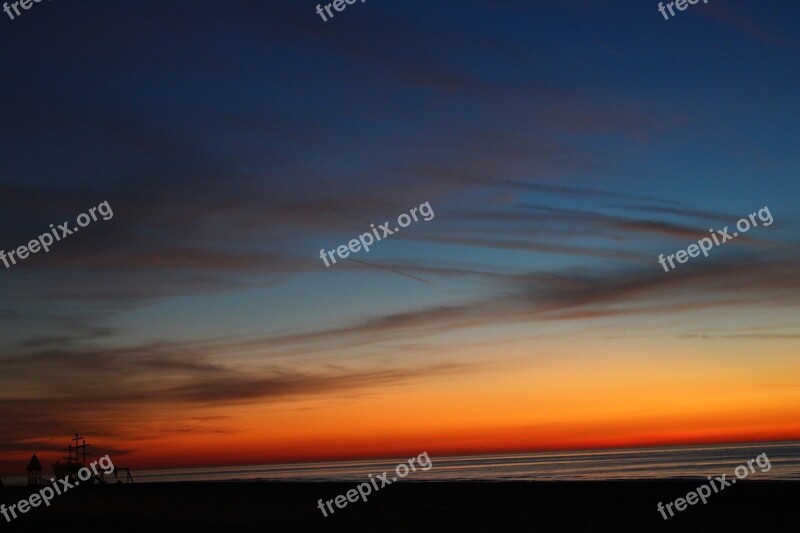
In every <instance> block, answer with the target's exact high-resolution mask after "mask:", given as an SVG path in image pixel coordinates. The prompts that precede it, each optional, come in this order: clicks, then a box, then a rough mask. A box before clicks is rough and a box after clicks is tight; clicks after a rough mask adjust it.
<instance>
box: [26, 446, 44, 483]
mask: <svg viewBox="0 0 800 533" xmlns="http://www.w3.org/2000/svg"><path fill="white" fill-rule="evenodd" d="M25 470H27V471H28V485H29V486H34V487H38V486H39V485H41V484H42V463H40V462H39V458H38V457H36V454H33V457H31V460H30V461H29V462H28V466H27V468H25Z"/></svg>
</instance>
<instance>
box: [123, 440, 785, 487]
mask: <svg viewBox="0 0 800 533" xmlns="http://www.w3.org/2000/svg"><path fill="white" fill-rule="evenodd" d="M762 453H766V454H767V457H768V458H769V461H770V464H771V466H772V468H771V469H770V470H769V471H768V472H761V469H760V468H759V466H758V465H757V464H756V463H754V464H753V466H754V468H755V469H756V471H755V472H754V473H751V474H750V475H749V477H748V480H774V479H784V480H799V481H800V442H792V443H779V444H776V443H771V444H731V445H723V446H717V445H713V446H681V447H669V448H637V449H628V450H595V451H581V452H546V453H519V454H503V455H481V456H461V457H443V456H439V457H437V456H431V461H432V462H433V467H432V468H431V469H430V470H428V471H427V472H424V471H422V470H420V469H417V471H416V472H413V473H410V474H408V476H407V477H406V478H405V480H406V481H508V480H537V481H548V480H609V479H668V478H703V479H705V478H706V476H709V475H712V474H713V475H721V474H728V475H729V477H730V476H731V475H733V470H734V468H736V466H738V465H740V464H743V463H746V461H747V460H748V459H753V458H755V457H756V456H758V455H760V454H762ZM407 459H408V458H398V459H396V460H377V461H376V460H369V461H343V462H324V463H298V464H283V465H257V466H235V467H230V466H229V467H219V468H196V469H180V470H177V469H176V470H151V471H141V470H140V471H134V472H133V475H134V478H135V479H136V482H137V483H142V482H155V481H229V480H248V481H259V480H279V481H363V480H364V479H365V478H366V477H367V474H373V475H375V474H380V473H383V472H384V471H391V470H393V469H394V467H395V466H397V464H398V463H400V462H406V461H407Z"/></svg>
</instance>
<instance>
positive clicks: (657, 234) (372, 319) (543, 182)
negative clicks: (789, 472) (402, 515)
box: [0, 0, 800, 475]
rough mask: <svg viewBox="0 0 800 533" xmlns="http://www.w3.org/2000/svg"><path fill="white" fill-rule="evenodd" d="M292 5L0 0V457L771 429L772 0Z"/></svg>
mask: <svg viewBox="0 0 800 533" xmlns="http://www.w3.org/2000/svg"><path fill="white" fill-rule="evenodd" d="M315 9H316V4H315V3H313V2H306V1H292V2H289V1H285V0H269V1H267V2H263V1H261V2H256V1H240V2H235V3H233V4H223V3H221V2H208V1H207V0H196V1H193V2H184V1H175V2H153V1H150V0H144V1H141V2H135V3H133V2H118V1H103V2H97V1H94V2H91V1H86V2H84V1H82V2H77V3H76V2H59V1H56V2H41V3H38V4H34V5H33V7H32V8H31V9H30V10H28V11H23V12H22V14H21V15H20V16H17V17H15V19H14V20H10V19H9V18H8V17H6V15H5V14H4V13H0V80H1V81H0V101H2V104H0V249H2V250H4V251H5V252H6V253H7V252H8V251H9V250H14V249H16V248H17V247H19V246H23V245H26V244H27V243H28V242H29V241H30V240H31V239H35V238H36V237H37V236H38V235H40V234H43V233H46V232H48V231H49V227H50V224H53V225H54V226H55V225H60V224H61V223H62V222H64V221H70V222H71V225H74V221H75V220H76V217H77V216H78V215H79V214H81V213H88V212H89V209H90V208H92V207H95V206H98V205H99V204H101V203H103V202H108V206H110V210H111V211H112V212H113V216H112V217H109V219H108V220H104V219H103V218H98V220H96V221H92V222H91V223H90V224H88V225H86V227H82V228H80V232H79V233H74V234H72V235H69V236H68V237H65V238H64V239H63V240H61V241H59V242H57V243H55V244H53V246H52V247H51V249H50V251H49V252H47V253H44V252H39V253H37V254H35V255H31V256H30V257H28V258H27V259H24V260H20V261H19V262H18V263H17V264H14V265H11V266H10V267H9V268H6V267H5V266H3V265H2V264H0V291H2V299H1V300H0V318H1V319H0V328H2V329H1V330H0V331H1V332H2V334H0V435H2V440H0V473H2V474H4V475H14V474H19V473H20V472H21V471H22V469H23V468H24V465H25V463H26V462H27V459H28V458H29V457H30V455H31V454H32V453H34V452H35V453H37V454H38V456H39V457H40V458H42V462H43V463H45V464H47V463H48V462H52V461H53V460H55V459H57V458H59V457H60V456H61V455H62V452H61V450H62V448H63V447H65V446H66V445H67V442H68V439H69V437H70V436H71V435H73V434H74V433H75V432H76V431H78V432H80V433H81V434H83V435H85V436H86V437H87V439H88V440H89V441H90V442H91V443H92V444H94V445H95V446H96V447H97V449H98V450H100V451H103V452H108V453H110V454H111V456H112V457H113V459H114V462H115V464H117V465H119V466H129V467H133V468H153V467H163V466H202V465H226V464H255V463H266V462H281V461H299V460H322V459H325V460H328V459H344V458H369V457H389V456H405V455H406V454H417V453H420V452H421V451H423V450H425V451H427V452H428V453H429V454H430V455H431V456H435V455H436V454H455V453H465V454H467V453H469V454H473V453H475V454H479V453H484V452H486V453H489V452H498V451H521V450H531V451H535V450H555V449H579V448H596V447H617V446H645V445H664V444H678V443H680V444H685V443H710V442H736V441H756V440H759V441H775V440H789V439H798V438H800V416H799V415H800V358H798V355H800V353H798V341H800V328H799V327H798V320H797V319H798V310H799V309H798V304H800V271H799V270H798V268H797V267H798V264H799V263H798V258H799V256H800V246H799V245H800V231H798V227H800V225H799V224H800V207H798V202H797V199H798V197H800V181H798V175H797V169H798V162H799V161H798V158H799V157H800V156H798V154H800V101H799V100H798V98H797V84H798V70H797V60H798V54H799V53H800V30H799V29H798V27H797V20H800V5H798V4H797V3H796V2H789V1H776V2H768V3H760V2H759V3H756V2H744V1H740V0H726V1H725V2H722V1H721V0H710V1H709V2H708V4H703V3H702V2H700V3H698V4H696V5H690V6H689V7H688V9H687V10H685V11H682V12H678V13H677V14H676V16H675V17H674V18H672V19H670V20H664V18H663V17H662V16H661V15H660V14H659V12H658V10H657V3H656V2H652V1H636V2H634V1H631V0H623V1H615V2H610V1H600V2H598V1H588V0H586V1H584V0H569V1H555V0H553V1H550V0H539V1H526V2H522V1H519V2H514V1H510V0H507V1H494V2H488V1H485V0H461V1H459V2H454V1H449V0H443V1H439V2H419V1H405V2H388V1H378V0H369V1H367V2H363V3H361V2H357V3H355V4H353V5H350V6H348V7H347V9H346V10H345V11H343V12H341V13H336V14H335V17H334V18H332V19H329V20H328V21H327V22H323V20H322V19H321V17H319V15H317V13H316V11H315ZM426 202H427V203H428V204H427V205H428V206H430V212H431V214H432V216H431V217H429V218H430V220H427V221H426V220H423V219H422V218H420V219H419V220H418V221H417V222H412V223H411V224H410V225H409V226H408V227H406V228H403V229H402V230H400V231H398V232H397V233H396V234H394V235H391V236H387V237H386V238H384V239H383V240H381V241H380V242H376V243H374V244H373V246H372V247H371V249H370V250H369V252H365V251H364V250H361V251H359V252H358V253H353V254H352V255H351V256H350V257H349V258H347V259H341V258H339V259H338V261H337V263H336V264H335V265H334V264H332V265H330V266H329V267H326V266H325V264H324V263H323V261H322V260H321V259H320V250H333V249H335V248H337V247H338V246H340V245H343V244H347V243H348V242H349V241H350V240H352V239H355V238H357V237H358V236H359V235H361V234H364V233H367V232H370V231H371V229H372V228H371V226H370V225H371V224H374V225H375V227H376V228H377V226H378V225H382V224H384V222H385V221H389V222H390V227H391V226H392V225H394V226H396V224H395V221H396V220H397V217H398V216H399V215H401V214H402V213H408V212H410V211H411V210H412V208H418V209H419V206H421V205H423V204H425V203H426ZM759 210H762V211H761V213H762V214H765V213H769V215H770V217H766V216H765V217H764V218H763V219H759V217H758V215H756V216H755V218H754V220H756V221H758V227H754V228H751V229H750V230H749V231H747V232H746V234H745V233H744V232H743V233H742V235H741V236H739V237H737V238H735V239H733V240H731V241H729V242H726V243H724V244H722V245H720V246H715V247H714V248H712V249H711V250H710V252H709V256H708V257H704V256H702V255H700V256H699V257H696V258H691V259H689V260H688V262H686V263H685V264H677V263H676V268H675V269H672V270H670V271H668V272H665V269H664V268H662V266H661V265H660V264H659V261H658V257H659V254H664V255H669V254H675V253H676V252H677V251H678V250H681V249H686V248H687V247H688V246H689V245H691V244H693V243H697V241H698V240H699V239H702V238H704V237H708V236H709V230H710V229H714V230H721V229H723V228H725V227H728V228H729V231H730V232H731V233H732V232H733V231H734V230H735V226H736V223H737V221H738V220H739V219H741V218H743V217H744V218H747V217H748V216H749V215H750V214H751V213H758V212H759ZM764 210H766V211H764ZM766 218H770V219H772V221H773V222H772V223H770V224H769V225H766V223H765V220H764V219H766Z"/></svg>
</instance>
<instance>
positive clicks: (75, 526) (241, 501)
mask: <svg viewBox="0 0 800 533" xmlns="http://www.w3.org/2000/svg"><path fill="white" fill-rule="evenodd" d="M699 484H700V482H699V481H698V480H687V481H652V482H648V481H619V482H503V483H463V482H438V483H437V482H426V483H415V482H401V483H397V484H394V485H392V486H391V487H387V488H385V489H384V490H382V491H380V492H378V493H376V494H373V495H372V496H371V497H370V498H369V500H368V501H367V502H366V503H364V502H362V501H360V500H359V501H357V502H355V503H349V504H348V505H347V507H345V508H344V509H336V512H335V513H334V514H333V515H330V516H328V517H323V515H322V513H321V511H320V510H319V508H318V507H317V502H318V500H319V499H323V500H326V499H330V498H333V497H335V496H336V495H338V494H344V493H346V492H347V491H348V490H350V489H353V488H354V487H355V484H354V483H292V482H279V483H276V482H218V483H213V482H203V483H151V484H131V485H106V486H90V487H85V488H81V489H79V490H78V489H76V490H74V491H71V492H70V493H68V494H64V495H62V496H60V497H58V498H56V499H55V500H53V502H52V504H51V506H50V507H49V508H42V507H39V508H36V509H31V510H30V511H28V513H27V514H25V515H22V516H20V517H19V518H18V519H16V520H14V521H13V522H12V523H10V524H9V523H3V525H2V528H3V529H4V530H6V531H47V530H53V531H61V532H64V531H86V530H95V529H103V530H105V529H108V530H109V531H144V530H146V529H152V528H158V529H159V530H167V531H170V530H172V531H459V530H461V531H526V530H527V531H571V532H575V531H578V532H580V531H587V532H588V531H641V532H646V531H647V532H649V531H720V530H726V531H769V532H773V531H794V526H792V524H795V525H796V509H795V507H794V505H795V502H796V501H797V498H798V496H800V490H799V489H800V484H798V483H797V482H780V481H763V482H759V481H754V482H745V483H740V484H739V485H737V486H736V487H733V488H731V489H728V490H726V491H724V492H720V493H719V494H715V495H713V497H712V498H710V499H709V500H708V503H707V504H705V505H702V504H700V503H698V504H697V505H694V506H690V507H688V508H687V509H686V510H684V511H682V512H678V513H676V516H675V517H672V518H670V519H669V520H666V521H665V520H664V519H663V518H662V516H661V515H660V514H659V512H658V510H657V508H656V505H657V504H658V502H660V501H661V502H665V503H666V502H667V501H672V500H674V499H675V498H677V497H680V496H682V495H685V494H686V493H688V492H689V491H691V490H694V489H695V488H697V486H698V485H699ZM30 492H31V490H29V489H27V488H23V487H11V488H6V489H5V490H4V491H2V492H0V496H1V498H0V499H1V500H2V502H3V503H5V504H6V505H8V504H10V503H13V502H15V501H18V500H19V499H22V498H24V497H26V496H27V495H28V494H30ZM3 522H4V521H3Z"/></svg>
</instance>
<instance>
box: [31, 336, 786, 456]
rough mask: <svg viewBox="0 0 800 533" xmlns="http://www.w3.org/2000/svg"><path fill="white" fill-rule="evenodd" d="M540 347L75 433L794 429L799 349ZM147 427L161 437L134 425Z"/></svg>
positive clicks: (685, 435)
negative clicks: (351, 390)
mask: <svg viewBox="0 0 800 533" xmlns="http://www.w3.org/2000/svg"><path fill="white" fill-rule="evenodd" d="M543 349H545V350H547V351H548V352H549V353H550V356H548V357H526V356H525V352H524V349H523V348H518V349H517V352H514V351H513V350H511V351H509V353H507V354H505V355H504V356H503V357H502V358H501V357H497V358H496V359H495V362H494V363H493V364H492V365H482V366H480V367H479V369H478V370H476V371H475V372H473V373H464V374H459V375H455V376H448V377H446V378H442V377H441V376H439V377H436V378H432V379H420V380H416V381H413V382H408V383H401V384H395V385H391V386H381V387H377V388H369V387H367V388H364V389H363V390H359V391H358V393H357V394H349V395H340V394H334V393H326V394H320V395H314V396H301V397H293V398H287V399H285V400H282V401H279V402H270V403H269V404H240V405H237V406H234V407H230V406H212V407H205V408H204V409H202V411H201V410H199V409H197V410H196V412H182V413H174V414H172V413H169V414H170V416H165V413H163V412H161V413H160V417H159V418H158V419H159V420H160V421H159V422H158V423H156V424H153V425H152V426H151V427H148V426H142V427H139V426H134V427H135V432H134V431H133V430H131V431H130V434H129V435H123V436H122V437H121V438H119V439H98V438H95V437H93V436H92V435H87V437H89V440H90V441H91V442H92V443H94V444H96V445H98V447H107V448H110V449H132V448H133V449H132V451H131V452H130V453H129V454H120V455H118V456H116V457H113V454H112V459H114V461H115V464H117V465H119V466H129V467H132V468H137V469H144V468H169V467H192V466H214V465H217V466H221V465H234V464H259V463H274V462H294V461H315V460H339V459H358V458H378V457H398V456H405V455H408V454H417V453H420V452H421V451H427V452H428V453H429V454H431V455H432V456H433V455H470V454H481V453H498V452H521V451H545V450H569V449H589V448H614V447H637V446H656V445H678V444H710V443H723V442H753V441H780V440H798V439H800V378H798V376H800V363H798V362H796V361H792V359H791V358H790V357H788V354H787V355H783V356H780V357H777V356H776V357H773V358H765V359H764V360H762V361H761V362H760V364H759V366H758V367H754V366H752V363H751V362H750V361H749V360H745V359H744V358H740V357H739V356H738V355H737V354H736V353H735V352H730V353H728V354H727V355H726V356H725V357H726V361H727V364H726V366H724V367H723V366H721V365H720V364H719V362H718V358H719V357H720V356H718V355H716V354H713V353H711V354H710V353H708V352H706V353H705V354H704V355H703V356H701V355H700V354H693V353H690V352H685V353H683V354H682V355H680V356H673V357H671V358H670V357H666V356H665V355H664V354H660V353H658V352H659V351H664V352H667V351H669V350H668V348H661V349H655V350H653V351H652V353H651V354H649V355H648V357H638V356H637V353H636V352H634V351H633V350H628V351H620V350H619V349H614V350H612V349H610V348H607V349H603V348H598V347H595V348H594V349H593V350H592V352H589V351H586V352H579V353H592V354H593V355H592V356H591V357H590V356H584V355H581V356H571V355H568V354H566V353H564V352H565V348H563V347H562V348H556V345H555V344H554V345H553V346H545V347H544V348H543ZM551 350H552V351H551ZM465 355H467V356H469V355H470V354H465ZM781 376H783V377H781ZM173 408H174V407H173ZM152 414H153V413H148V415H147V416H149V418H150V419H151V420H152V418H153V416H152ZM200 414H202V416H200ZM191 415H197V418H196V421H195V422H193V425H192V426H184V424H183V423H182V422H181V420H188V419H190V418H191ZM143 423H144V422H143ZM148 431H149V432H150V434H152V435H159V437H157V438H149V439H141V438H139V437H138V436H137V435H141V434H144V433H146V432H148ZM132 443H133V444H135V446H132ZM60 444H61V443H60V442H53V445H54V446H58V445H60ZM64 444H66V441H65V442H64ZM51 455H52V457H51ZM39 456H40V458H42V460H43V462H45V461H52V460H55V459H56V458H58V457H59V456H58V455H56V454H49V453H46V452H42V453H39ZM19 459H20V460H27V458H23V457H19Z"/></svg>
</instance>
